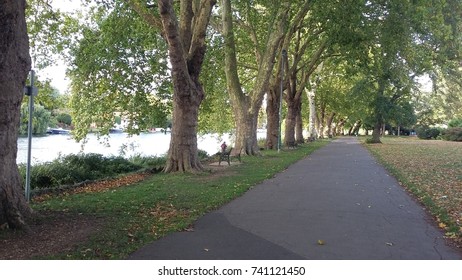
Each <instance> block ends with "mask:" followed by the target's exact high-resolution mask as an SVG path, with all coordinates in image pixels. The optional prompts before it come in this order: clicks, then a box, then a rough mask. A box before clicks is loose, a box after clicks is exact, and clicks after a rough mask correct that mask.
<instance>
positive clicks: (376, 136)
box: [371, 122, 382, 143]
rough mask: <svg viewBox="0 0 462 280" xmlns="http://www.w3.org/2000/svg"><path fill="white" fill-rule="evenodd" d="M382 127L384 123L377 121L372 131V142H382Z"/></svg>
mask: <svg viewBox="0 0 462 280" xmlns="http://www.w3.org/2000/svg"><path fill="white" fill-rule="evenodd" d="M381 128H382V124H381V123H379V122H377V123H376V124H375V126H374V130H373V131H372V140H371V142H372V143H382V141H380V129H381Z"/></svg>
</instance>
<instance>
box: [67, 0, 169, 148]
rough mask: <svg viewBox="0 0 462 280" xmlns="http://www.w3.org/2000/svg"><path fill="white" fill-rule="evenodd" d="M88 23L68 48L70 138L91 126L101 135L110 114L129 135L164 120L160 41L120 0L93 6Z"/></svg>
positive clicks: (165, 89) (164, 63)
mask: <svg viewBox="0 0 462 280" xmlns="http://www.w3.org/2000/svg"><path fill="white" fill-rule="evenodd" d="M91 21H92V24H91V25H90V26H86V27H82V33H83V36H82V38H81V39H80V42H79V44H76V45H75V46H74V47H73V48H72V50H71V53H72V55H73V67H72V69H70V71H69V74H70V76H71V78H72V86H71V91H72V97H71V112H72V113H71V115H72V116H73V122H74V125H75V130H74V135H75V136H76V138H77V139H81V138H83V137H84V136H85V135H86V134H87V132H88V130H89V128H90V125H91V124H96V125H97V126H98V128H99V132H100V133H101V134H107V133H108V132H109V129H110V128H112V126H113V125H114V123H115V113H116V112H118V115H119V114H120V116H121V118H122V119H123V120H127V128H126V131H128V132H129V133H137V132H139V131H141V130H144V129H146V128H150V127H152V126H153V125H156V124H162V123H165V119H166V118H167V116H168V115H169V113H170V110H171V104H170V101H166V100H169V99H170V97H171V92H172V86H171V83H170V79H169V78H168V77H169V75H168V74H169V73H168V64H167V56H166V53H167V51H166V46H165V43H164V41H163V39H162V38H161V37H160V36H159V34H158V33H157V31H156V30H153V28H152V27H151V26H149V25H148V24H147V23H146V22H145V21H144V20H143V19H141V18H140V17H139V16H138V14H137V13H136V12H134V11H133V10H131V9H130V8H129V7H128V6H127V3H126V2H125V1H123V2H122V1H120V2H119V1H116V3H115V4H114V7H113V8H112V9H110V10H105V8H104V7H103V6H99V7H98V8H97V9H95V10H94V11H93V13H92V14H91Z"/></svg>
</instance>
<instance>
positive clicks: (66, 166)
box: [20, 154, 142, 189]
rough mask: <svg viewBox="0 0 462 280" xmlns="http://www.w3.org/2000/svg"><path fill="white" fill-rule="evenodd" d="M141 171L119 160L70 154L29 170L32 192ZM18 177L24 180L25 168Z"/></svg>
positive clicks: (135, 165) (22, 168)
mask: <svg viewBox="0 0 462 280" xmlns="http://www.w3.org/2000/svg"><path fill="white" fill-rule="evenodd" d="M141 168H142V166H140V165H137V164H135V163H132V162H130V161H129V160H127V159H124V158H122V157H107V158H106V157H103V156H102V155H100V154H78V155H75V154H71V155H67V156H64V157H59V158H57V159H55V160H54V161H52V162H47V163H41V164H37V165H35V166H33V168H32V169H31V178H30V183H31V186H32V188H39V189H42V188H55V187H59V186H62V185H72V184H77V183H80V182H84V181H87V180H97V179H103V178H108V177H114V176H116V175H118V174H124V173H129V172H133V171H137V170H140V169H141ZM20 173H21V175H22V176H23V178H25V176H26V174H25V173H26V172H25V165H21V166H20Z"/></svg>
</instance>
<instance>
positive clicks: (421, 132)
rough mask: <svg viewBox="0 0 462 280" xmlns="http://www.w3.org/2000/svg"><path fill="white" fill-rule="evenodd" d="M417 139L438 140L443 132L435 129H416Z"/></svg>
mask: <svg viewBox="0 0 462 280" xmlns="http://www.w3.org/2000/svg"><path fill="white" fill-rule="evenodd" d="M416 132H417V137H419V138H420V139H436V138H437V137H438V136H439V135H440V133H441V131H440V130H439V129H438V128H435V127H419V128H417V129H416Z"/></svg>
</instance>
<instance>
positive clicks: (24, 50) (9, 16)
mask: <svg viewBox="0 0 462 280" xmlns="http://www.w3.org/2000/svg"><path fill="white" fill-rule="evenodd" d="M25 6H26V1H24V0H2V1H1V2H0V229H1V228H7V227H9V228H15V229H23V228H27V225H26V222H25V218H27V217H28V216H29V215H30V214H31V213H32V210H31V209H30V207H29V206H28V204H27V202H26V200H25V198H24V191H23V188H22V184H21V179H20V176H19V172H18V166H17V164H16V156H17V149H18V148H17V139H18V129H19V119H20V106H21V101H22V98H23V92H24V90H23V89H24V86H25V82H26V79H27V73H28V71H29V69H30V65H31V61H30V56H29V41H28V36H27V30H26V21H25Z"/></svg>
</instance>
